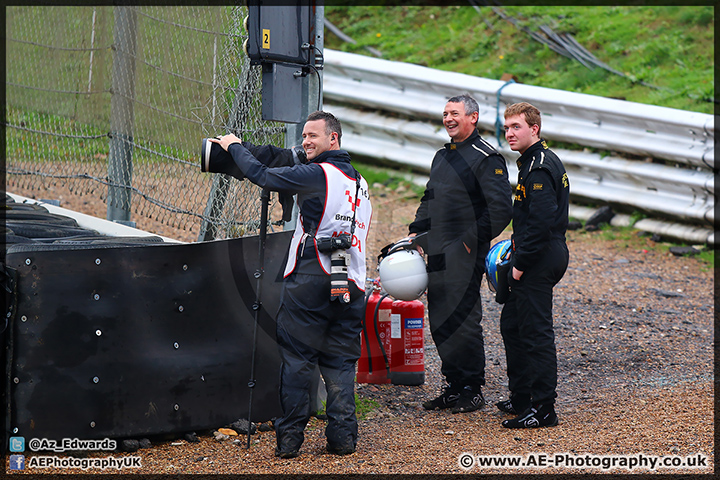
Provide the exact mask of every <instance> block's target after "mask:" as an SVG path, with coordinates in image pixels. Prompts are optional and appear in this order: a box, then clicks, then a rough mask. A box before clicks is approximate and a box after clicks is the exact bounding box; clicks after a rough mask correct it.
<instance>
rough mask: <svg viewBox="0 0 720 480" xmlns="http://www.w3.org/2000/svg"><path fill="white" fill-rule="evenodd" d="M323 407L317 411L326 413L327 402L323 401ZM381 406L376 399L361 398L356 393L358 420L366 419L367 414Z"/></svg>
mask: <svg viewBox="0 0 720 480" xmlns="http://www.w3.org/2000/svg"><path fill="white" fill-rule="evenodd" d="M322 404H323V408H322V410H320V411H319V412H316V413H317V414H323V413H325V408H326V405H325V402H322ZM378 408H380V404H379V403H378V402H376V401H375V400H373V399H371V398H361V397H359V396H358V394H357V393H356V394H355V414H356V415H357V418H358V420H364V419H365V416H366V415H367V414H368V413H370V412H372V411H374V410H377V409H378Z"/></svg>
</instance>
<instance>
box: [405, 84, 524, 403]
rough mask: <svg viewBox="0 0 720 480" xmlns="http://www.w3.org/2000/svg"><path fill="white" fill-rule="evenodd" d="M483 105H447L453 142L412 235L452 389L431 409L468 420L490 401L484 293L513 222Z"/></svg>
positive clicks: (437, 166)
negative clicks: (488, 264) (419, 248)
mask: <svg viewBox="0 0 720 480" xmlns="http://www.w3.org/2000/svg"><path fill="white" fill-rule="evenodd" d="M478 110H479V108H478V104H477V102H476V101H475V99H473V98H472V97H470V96H469V95H459V96H456V97H452V98H450V99H449V100H448V102H447V104H446V105H445V109H444V111H443V125H444V126H445V130H446V131H447V133H448V135H449V136H450V140H451V141H450V143H447V144H445V147H444V148H442V149H440V150H439V151H438V152H437V153H436V154H435V158H433V161H432V166H431V168H430V178H429V180H428V183H427V186H426V188H425V194H424V195H423V197H422V199H421V201H420V206H419V207H418V209H417V212H416V214H415V220H414V221H413V222H412V223H411V224H410V226H409V228H408V230H409V233H410V236H411V237H412V236H415V235H417V234H419V233H422V232H428V233H427V239H428V240H427V251H426V252H425V253H427V255H428V297H427V298H428V318H429V322H430V331H431V333H432V337H433V341H434V342H435V345H436V346H437V349H438V354H439V355H440V360H441V361H442V367H441V370H442V373H443V375H444V376H445V380H446V382H447V385H446V386H445V387H444V388H443V392H442V393H441V394H440V395H439V396H438V397H436V398H434V399H431V400H428V401H426V402H424V403H423V407H424V408H425V409H426V410H435V409H450V411H451V412H453V413H468V412H472V411H475V410H477V409H479V408H482V407H483V406H484V405H485V399H484V397H483V395H482V386H483V385H485V346H484V339H483V329H482V323H481V321H482V299H481V298H480V286H481V281H482V277H483V273H484V271H485V256H486V255H487V253H488V250H489V249H490V241H491V240H492V239H493V238H495V237H496V236H498V235H499V234H500V233H501V232H502V231H503V230H504V229H505V227H506V226H507V225H508V223H509V222H510V218H511V216H512V190H511V188H510V182H509V180H508V173H507V165H506V163H505V158H503V156H502V155H500V153H498V152H497V150H495V149H494V148H493V147H492V145H490V144H489V143H488V142H486V141H485V140H483V138H482V137H480V135H479V134H478V131H477V121H478V115H479V112H478Z"/></svg>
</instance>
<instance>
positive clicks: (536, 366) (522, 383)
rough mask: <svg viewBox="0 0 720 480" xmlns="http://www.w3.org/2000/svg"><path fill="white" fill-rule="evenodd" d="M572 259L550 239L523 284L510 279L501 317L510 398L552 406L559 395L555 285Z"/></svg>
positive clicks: (562, 243)
mask: <svg viewBox="0 0 720 480" xmlns="http://www.w3.org/2000/svg"><path fill="white" fill-rule="evenodd" d="M568 256H569V255H568V249H567V245H566V244H565V241H564V240H555V241H551V242H550V244H549V245H548V248H547V249H546V250H545V251H544V252H543V254H542V255H540V256H539V257H538V259H537V263H535V264H534V265H533V266H532V268H529V269H527V270H526V271H525V272H524V273H523V276H522V277H521V278H520V280H519V281H514V280H510V286H511V289H512V290H511V292H510V296H509V298H508V301H507V302H506V303H505V305H504V306H503V309H502V313H501V315H500V331H501V332H502V337H503V342H504V344H505V355H506V359H507V373H508V387H509V389H510V394H511V396H517V397H518V398H522V399H525V401H528V400H529V401H530V402H531V403H532V404H538V403H540V404H552V403H554V402H555V398H556V397H557V393H556V388H557V354H556V350H555V332H554V330H553V315H552V304H553V287H554V286H555V285H556V284H557V283H558V282H559V281H560V280H561V279H562V277H563V275H565V271H566V270H567V266H568ZM523 403H525V402H523ZM528 406H529V405H528Z"/></svg>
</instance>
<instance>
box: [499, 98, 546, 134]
mask: <svg viewBox="0 0 720 480" xmlns="http://www.w3.org/2000/svg"><path fill="white" fill-rule="evenodd" d="M520 114H524V115H525V121H526V122H527V124H528V126H530V127H532V126H533V125H537V126H538V136H540V130H541V129H542V120H540V110H538V108H537V107H536V106H534V105H531V104H529V103H527V102H519V103H513V104H512V105H509V106H508V107H507V108H505V118H508V117H513V116H515V115H520Z"/></svg>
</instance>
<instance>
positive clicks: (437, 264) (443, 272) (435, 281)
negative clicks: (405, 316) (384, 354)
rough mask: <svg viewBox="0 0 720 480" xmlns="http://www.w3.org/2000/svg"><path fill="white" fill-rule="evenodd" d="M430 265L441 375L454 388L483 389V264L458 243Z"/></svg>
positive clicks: (432, 315) (432, 328) (430, 293)
mask: <svg viewBox="0 0 720 480" xmlns="http://www.w3.org/2000/svg"><path fill="white" fill-rule="evenodd" d="M428 263H429V264H430V270H431V271H430V274H429V275H428V282H429V284H428V318H429V321H430V332H431V333H432V338H433V341H434V342H435V346H436V347H437V349H438V354H439V355H440V360H441V361H442V367H441V371H442V374H443V375H444V376H445V379H446V381H447V383H449V384H450V385H452V386H453V387H457V388H462V387H464V386H466V385H470V386H472V387H474V388H477V387H481V386H482V385H485V342H484V339H483V328H482V324H481V320H482V299H481V298H480V286H481V281H482V276H483V271H484V264H482V263H481V262H478V261H476V256H474V255H469V254H468V253H467V251H466V250H465V247H464V246H463V245H462V243H461V242H459V241H458V243H456V244H453V245H451V246H450V248H448V249H446V251H445V253H444V254H442V255H441V256H440V257H439V258H438V257H433V258H430V259H428Z"/></svg>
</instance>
